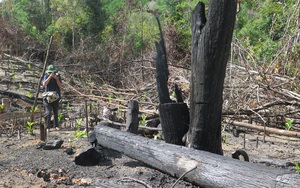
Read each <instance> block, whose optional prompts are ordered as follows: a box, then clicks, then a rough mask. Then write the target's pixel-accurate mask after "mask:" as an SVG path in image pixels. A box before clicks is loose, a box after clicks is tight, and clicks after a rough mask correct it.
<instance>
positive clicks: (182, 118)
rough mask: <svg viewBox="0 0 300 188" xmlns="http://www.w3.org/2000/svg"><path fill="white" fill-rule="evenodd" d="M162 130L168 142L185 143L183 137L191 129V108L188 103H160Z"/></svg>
mask: <svg viewBox="0 0 300 188" xmlns="http://www.w3.org/2000/svg"><path fill="white" fill-rule="evenodd" d="M159 112H160V119H161V124H162V131H163V136H164V140H165V142H166V143H170V144H176V145H184V144H185V143H183V141H182V138H183V136H184V134H185V133H186V132H187V131H188V129H189V109H188V106H187V104H186V103H166V104H161V105H159Z"/></svg>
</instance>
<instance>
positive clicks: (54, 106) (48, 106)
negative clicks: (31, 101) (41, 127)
mask: <svg viewBox="0 0 300 188" xmlns="http://www.w3.org/2000/svg"><path fill="white" fill-rule="evenodd" d="M43 104H44V107H45V114H44V118H45V123H46V125H47V129H50V128H51V123H50V122H51V116H52V111H53V115H54V123H53V125H54V127H58V109H59V100H56V101H54V102H52V103H47V101H46V100H45V99H44V100H43Z"/></svg>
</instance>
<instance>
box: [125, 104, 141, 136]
mask: <svg viewBox="0 0 300 188" xmlns="http://www.w3.org/2000/svg"><path fill="white" fill-rule="evenodd" d="M138 114H139V103H138V102H137V101H135V100H130V101H129V102H128V111H127V117H126V130H125V131H127V132H131V133H134V134H137V133H138V127H139V120H138Z"/></svg>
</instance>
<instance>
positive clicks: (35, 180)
mask: <svg viewBox="0 0 300 188" xmlns="http://www.w3.org/2000/svg"><path fill="white" fill-rule="evenodd" d="M72 134H74V132H73V131H64V130H61V131H53V132H50V136H49V138H48V140H51V139H56V138H59V139H63V140H64V143H63V145H62V147H61V148H59V149H54V150H43V149H37V144H38V143H39V142H40V141H39V138H38V134H36V135H35V136H30V135H22V138H21V139H20V140H18V139H17V137H15V136H13V137H6V136H2V137H0V147H1V148H0V151H1V155H0V170H1V174H0V187H78V186H89V187H147V186H148V187H171V185H172V184H173V183H174V182H175V181H176V178H173V177H171V176H169V175H167V174H164V173H162V172H160V171H158V170H156V169H153V168H151V167H149V166H148V165H146V164H144V163H143V162H140V161H137V160H134V159H131V158H129V157H127V156H125V155H123V154H121V153H119V152H117V151H113V150H110V149H105V148H103V149H102V151H103V154H104V156H105V158H103V160H101V162H100V163H99V164H98V165H96V166H79V165H76V164H75V162H74V157H75V156H76V155H77V154H78V153H79V152H80V151H81V150H82V149H83V148H85V147H86V146H89V145H90V143H89V142H87V140H86V139H83V138H81V139H78V140H74V141H71V142H70V141H68V140H69V138H70V137H72ZM69 147H72V148H73V149H74V151H75V153H74V154H73V155H68V154H67V153H66V152H65V150H66V148H69ZM43 171H45V172H50V173H51V175H50V176H51V177H50V179H49V181H45V180H44V179H43V177H41V178H39V177H38V176H39V173H41V172H43ZM67 180H68V181H67ZM176 187H197V186H193V185H192V184H191V183H188V182H185V181H180V182H179V183H178V184H177V186H176Z"/></svg>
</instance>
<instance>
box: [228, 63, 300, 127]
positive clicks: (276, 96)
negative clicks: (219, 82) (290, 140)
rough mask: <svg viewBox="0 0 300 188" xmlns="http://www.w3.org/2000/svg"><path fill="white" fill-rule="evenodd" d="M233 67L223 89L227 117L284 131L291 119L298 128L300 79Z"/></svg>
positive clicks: (231, 66)
mask: <svg viewBox="0 0 300 188" xmlns="http://www.w3.org/2000/svg"><path fill="white" fill-rule="evenodd" d="M268 72H269V71H268V70H267V68H266V69H265V70H255V69H254V68H250V67H242V66H238V65H232V64H230V65H229V66H228V69H227V75H226V81H225V87H224V103H223V114H224V118H229V119H230V120H231V121H248V122H249V123H256V124H261V125H266V126H269V127H276V128H285V123H286V122H287V120H288V119H290V120H293V129H299V123H300V116H299V115H300V113H299V112H300V109H299V106H300V95H299V94H298V93H297V92H296V90H297V88H298V85H299V79H298V78H291V77H288V76H282V75H279V74H276V73H268Z"/></svg>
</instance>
